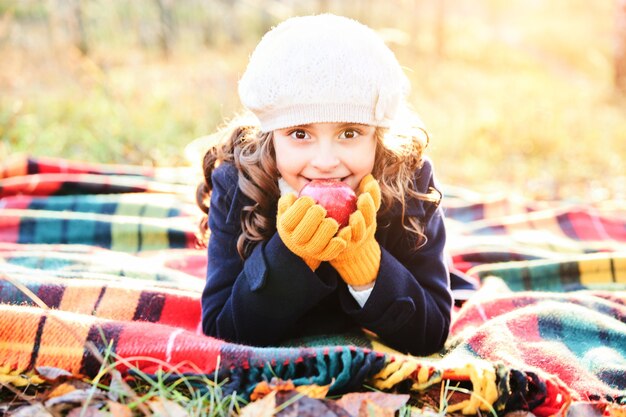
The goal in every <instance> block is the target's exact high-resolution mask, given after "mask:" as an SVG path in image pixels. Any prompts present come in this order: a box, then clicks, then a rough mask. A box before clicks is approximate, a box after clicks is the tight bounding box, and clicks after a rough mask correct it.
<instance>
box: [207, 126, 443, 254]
mask: <svg viewBox="0 0 626 417" xmlns="http://www.w3.org/2000/svg"><path fill="white" fill-rule="evenodd" d="M226 132H227V133H226V134H225V135H224V136H223V137H222V139H221V140H220V141H219V142H218V143H216V144H215V145H213V146H211V147H210V148H209V149H208V151H207V152H206V154H205V155H204V159H203V163H202V170H203V174H204V182H203V183H200V184H199V185H198V188H197V192H196V201H197V203H198V206H199V207H200V208H201V209H202V210H203V211H204V213H205V214H206V216H205V217H204V218H203V220H202V221H201V224H200V233H199V241H200V244H201V245H206V244H207V241H208V235H209V230H208V214H209V210H210V207H209V197H210V194H211V191H212V189H213V184H212V182H211V174H212V173H213V170H214V169H215V168H217V166H218V165H219V164H221V163H232V164H233V165H234V166H235V167H236V168H237V170H238V173H239V175H238V186H239V188H240V189H241V191H242V192H243V194H244V195H246V196H247V197H249V198H250V199H251V200H252V201H255V202H256V203H254V204H253V205H248V206H245V207H244V208H243V212H242V214H241V230H242V232H241V234H240V235H239V238H238V240H237V251H238V253H239V255H240V256H241V257H242V259H245V258H247V257H248V256H249V255H250V253H251V251H252V249H253V248H254V246H255V245H256V244H257V243H259V242H261V241H264V240H267V239H269V238H270V237H271V236H272V235H273V234H274V233H275V232H276V218H275V215H274V213H275V208H276V204H277V202H278V199H279V197H280V190H279V188H278V178H279V177H280V173H279V172H278V169H277V168H276V157H275V151H274V145H273V140H272V138H273V134H272V132H269V133H264V132H261V131H260V129H259V128H258V126H255V125H252V124H243V125H236V126H235V127H234V128H230V129H226ZM427 145H428V134H427V133H426V131H425V130H424V129H423V128H421V127H418V128H414V129H411V130H410V131H409V133H408V134H406V133H400V132H399V131H391V130H388V129H383V128H377V129H376V155H375V158H374V168H373V170H372V175H373V176H374V177H375V178H376V179H377V180H378V182H379V184H380V189H381V195H382V204H381V213H385V212H386V211H388V210H390V209H391V207H392V205H393V203H394V201H397V202H399V203H400V205H401V207H402V218H403V222H404V220H408V222H404V227H405V229H407V230H408V231H409V232H412V233H414V234H415V235H416V236H417V237H418V241H420V242H421V244H423V243H425V235H424V231H423V225H422V224H421V223H420V221H419V219H417V218H414V217H406V216H405V208H406V199H407V198H417V199H420V200H427V201H432V202H435V203H438V202H439V200H440V199H441V194H440V193H439V192H438V191H437V190H435V189H431V190H429V193H427V194H424V193H420V192H418V191H417V190H415V189H414V185H413V176H414V173H415V170H416V169H418V168H419V167H420V166H421V165H422V161H423V160H422V156H423V152H424V149H425V148H426V146H427Z"/></svg>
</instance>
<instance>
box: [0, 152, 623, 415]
mask: <svg viewBox="0 0 626 417" xmlns="http://www.w3.org/2000/svg"><path fill="white" fill-rule="evenodd" d="M196 178H197V176H196V174H195V173H194V172H192V171H190V169H187V168H171V169H148V168H142V167H134V166H119V165H96V164H86V163H79V162H76V161H66V160H56V159H44V158H42V159H26V158H15V159H12V160H10V161H8V162H5V164H4V165H3V166H2V167H0V278H1V279H0V382H2V383H13V384H20V383H24V382H25V381H27V380H30V381H31V382H32V381H33V380H34V378H35V376H33V375H34V370H35V369H36V368H37V367H39V366H53V367H58V368H63V369H66V370H67V371H69V372H72V373H75V374H82V375H87V376H95V375H96V374H97V373H98V371H99V369H100V367H101V361H102V356H103V355H104V354H105V352H109V353H111V354H113V355H114V356H115V358H116V361H117V362H116V364H117V367H118V369H120V370H121V371H123V372H128V371H131V370H132V369H133V368H134V369H139V370H140V371H142V372H145V373H156V372H159V371H160V370H166V371H171V372H173V373H174V374H188V373H193V374H205V375H213V376H215V377H219V378H225V379H226V381H227V382H226V385H225V389H226V390H227V391H228V392H232V391H235V390H236V391H237V392H239V393H240V394H243V395H246V394H249V393H250V392H251V391H252V389H253V388H254V386H255V385H256V384H257V383H259V382H261V381H264V380H268V379H270V378H272V377H274V376H278V377H279V378H282V379H290V380H292V381H293V382H294V383H295V384H296V385H303V384H319V385H328V384H331V389H330V394H331V395H333V394H341V393H345V392H350V391H356V390H361V389H363V385H364V384H367V385H370V386H373V387H375V388H378V389H381V390H396V391H405V392H410V393H413V394H414V395H415V396H416V397H419V396H421V395H425V394H427V393H428V392H429V391H430V390H437V391H438V390H439V387H440V386H441V385H442V384H446V385H448V386H452V387H455V386H456V387H460V388H462V389H463V390H458V391H457V392H455V395H454V396H453V397H452V399H451V401H450V402H451V404H450V405H449V406H448V408H447V411H448V412H454V411H458V412H462V413H464V414H477V413H480V411H481V410H483V413H484V411H485V410H492V409H493V410H495V411H496V412H497V414H498V415H504V414H506V413H507V412H510V411H516V410H528V411H531V412H532V413H534V414H535V415H537V416H549V415H559V414H560V415H566V414H567V411H568V409H572V407H575V406H577V405H580V404H587V403H590V404H591V405H592V406H593V407H594V409H595V410H599V412H600V413H602V412H604V413H605V415H610V413H613V412H614V413H618V412H626V203H624V202H617V201H610V202H604V203H602V204H593V205H591V204H588V205H574V204H567V203H564V202H559V203H551V204H547V203H538V202H528V201H518V200H515V199H512V198H509V197H496V198H491V197H486V196H484V195H480V194H474V193H469V192H467V191H466V190H461V189H452V188H448V189H447V195H448V197H447V199H446V200H445V210H446V215H447V220H446V221H447V225H448V230H449V245H448V250H449V252H450V257H451V260H452V262H453V266H454V267H455V268H456V269H458V270H460V271H464V272H466V273H467V274H468V275H469V276H471V277H474V278H475V279H477V280H480V282H481V288H480V290H479V291H478V292H476V293H475V294H473V295H471V296H470V297H469V300H468V301H467V302H466V303H465V304H464V305H463V306H462V307H461V308H459V309H458V310H457V311H455V316H454V319H453V324H452V329H451V336H450V339H449V342H448V344H447V346H446V349H445V350H444V351H442V352H441V353H440V354H438V355H434V356H431V357H423V358H416V357H410V356H406V355H402V354H400V353H398V352H394V351H393V350H391V349H389V348H387V347H386V346H384V345H383V344H381V343H380V342H379V341H377V340H375V339H374V338H372V337H370V336H367V335H361V334H355V335H346V336H345V337H340V338H327V339H324V340H316V341H313V340H311V341H309V342H308V343H307V344H306V345H304V346H300V345H299V346H276V347H272V348H258V347H253V346H242V345H236V344H231V343H226V342H224V341H221V340H217V339H214V338H211V337H206V336H204V335H202V334H201V333H200V332H199V331H198V326H199V321H200V304H199V297H200V291H201V289H202V286H203V277H204V268H205V267H206V258H205V256H206V255H205V252H204V250H202V249H198V248H197V247H196V246H195V241H196V240H195V233H196V229H197V224H198V220H199V217H200V212H199V210H198V209H197V208H196V207H195V205H194V202H193V201H192V199H193V197H194V186H195V180H196ZM464 392H465V393H466V394H464ZM615 415H617V414H615Z"/></svg>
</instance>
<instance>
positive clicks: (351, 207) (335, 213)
mask: <svg viewBox="0 0 626 417" xmlns="http://www.w3.org/2000/svg"><path fill="white" fill-rule="evenodd" d="M302 196H309V197H311V198H312V199H313V200H315V202H316V203H317V204H319V205H320V206H322V207H324V208H325V209H326V216H327V217H332V218H333V219H335V220H337V223H339V227H344V226H347V225H348V220H349V219H350V215H351V214H352V213H353V212H354V211H355V210H356V194H355V193H354V191H353V190H352V188H350V186H348V185H347V184H346V183H344V182H341V181H333V180H313V181H311V182H309V183H308V184H306V185H305V186H304V187H302V190H300V195H299V197H302Z"/></svg>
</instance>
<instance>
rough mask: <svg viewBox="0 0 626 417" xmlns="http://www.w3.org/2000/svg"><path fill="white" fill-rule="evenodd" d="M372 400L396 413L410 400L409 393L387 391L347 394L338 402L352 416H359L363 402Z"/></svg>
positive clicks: (382, 407)
mask: <svg viewBox="0 0 626 417" xmlns="http://www.w3.org/2000/svg"><path fill="white" fill-rule="evenodd" d="M365 401H371V402H372V403H374V404H376V405H377V406H378V407H380V408H381V409H383V410H392V411H393V412H394V413H395V412H396V411H397V410H399V409H400V408H401V407H402V406H403V405H405V404H406V403H407V401H409V395H408V394H388V393H385V392H354V393H350V394H346V395H344V396H343V397H341V398H340V399H339V400H337V404H339V406H340V407H341V408H343V409H344V410H346V411H347V412H348V413H350V415H352V416H355V417H356V416H359V415H360V414H359V411H360V410H361V404H362V403H363V402H365Z"/></svg>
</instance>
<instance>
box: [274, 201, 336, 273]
mask: <svg viewBox="0 0 626 417" xmlns="http://www.w3.org/2000/svg"><path fill="white" fill-rule="evenodd" d="M276 229H277V230H278V234H279V235H280V238H281V239H282V240H283V242H284V243H285V246H287V247H288V248H289V250H290V251H292V252H293V253H295V254H296V255H298V256H299V257H301V258H302V259H303V260H304V262H306V264H307V265H308V266H309V267H310V268H311V269H312V270H313V271H315V270H316V269H317V267H318V266H319V265H320V263H321V262H322V261H328V260H330V259H332V258H334V257H335V256H337V255H338V254H339V253H340V252H341V251H342V250H343V249H345V247H346V242H345V241H344V240H342V239H340V238H338V237H335V234H336V233H337V230H339V224H338V223H337V221H336V220H335V219H331V218H327V217H326V209H325V208H324V207H322V206H320V205H319V204H315V201H314V200H313V199H312V198H311V197H300V198H297V197H296V195H295V194H294V193H288V194H286V195H284V196H282V197H280V199H279V200H278V215H277V218H276Z"/></svg>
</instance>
